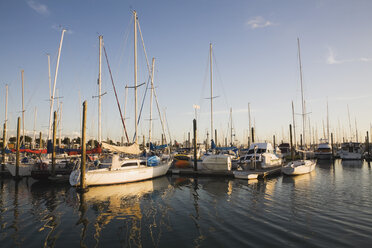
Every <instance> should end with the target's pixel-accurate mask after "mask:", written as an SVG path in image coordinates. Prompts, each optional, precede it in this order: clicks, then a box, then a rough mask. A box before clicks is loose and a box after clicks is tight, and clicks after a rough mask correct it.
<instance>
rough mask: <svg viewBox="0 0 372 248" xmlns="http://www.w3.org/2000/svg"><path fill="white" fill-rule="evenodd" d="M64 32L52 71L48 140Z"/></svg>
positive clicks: (63, 30)
mask: <svg viewBox="0 0 372 248" xmlns="http://www.w3.org/2000/svg"><path fill="white" fill-rule="evenodd" d="M65 32H66V29H62V34H61V41H60V43H59V48H58V56H57V64H56V71H55V73H54V83H53V92H52V96H51V99H50V100H51V103H50V113H49V130H48V140H49V139H50V135H51V132H52V130H51V129H52V119H53V116H52V115H53V105H54V94H55V91H56V83H57V76H58V66H59V59H60V57H61V49H62V43H63V36H64V34H65Z"/></svg>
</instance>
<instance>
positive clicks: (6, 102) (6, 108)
mask: <svg viewBox="0 0 372 248" xmlns="http://www.w3.org/2000/svg"><path fill="white" fill-rule="evenodd" d="M7 122H8V84H6V85H5V121H4V123H5V132H4V134H5V136H4V137H3V138H4V140H3V142H4V147H6V131H7V130H6V129H7V128H6V126H7V125H6V124H7Z"/></svg>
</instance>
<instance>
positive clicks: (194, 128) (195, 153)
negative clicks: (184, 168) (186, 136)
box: [193, 119, 198, 171]
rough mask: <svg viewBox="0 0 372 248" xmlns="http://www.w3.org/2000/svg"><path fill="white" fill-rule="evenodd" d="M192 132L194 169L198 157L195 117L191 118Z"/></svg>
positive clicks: (196, 168) (196, 165)
mask: <svg viewBox="0 0 372 248" xmlns="http://www.w3.org/2000/svg"><path fill="white" fill-rule="evenodd" d="M193 132H194V140H193V141H194V144H193V146H194V171H197V170H198V157H197V149H198V147H197V144H198V142H197V137H196V119H194V120H193Z"/></svg>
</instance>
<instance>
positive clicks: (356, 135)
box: [355, 118, 358, 143]
mask: <svg viewBox="0 0 372 248" xmlns="http://www.w3.org/2000/svg"><path fill="white" fill-rule="evenodd" d="M355 137H356V142H357V143H358V127H357V121H356V118H355Z"/></svg>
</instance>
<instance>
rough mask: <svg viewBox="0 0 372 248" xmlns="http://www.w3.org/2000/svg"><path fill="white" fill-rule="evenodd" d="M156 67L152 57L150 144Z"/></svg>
mask: <svg viewBox="0 0 372 248" xmlns="http://www.w3.org/2000/svg"><path fill="white" fill-rule="evenodd" d="M154 67H155V58H152V66H151V75H152V76H151V91H150V128H149V144H150V143H151V129H152V97H153V94H154Z"/></svg>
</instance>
